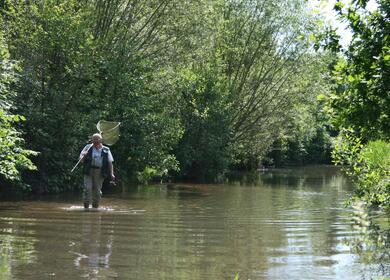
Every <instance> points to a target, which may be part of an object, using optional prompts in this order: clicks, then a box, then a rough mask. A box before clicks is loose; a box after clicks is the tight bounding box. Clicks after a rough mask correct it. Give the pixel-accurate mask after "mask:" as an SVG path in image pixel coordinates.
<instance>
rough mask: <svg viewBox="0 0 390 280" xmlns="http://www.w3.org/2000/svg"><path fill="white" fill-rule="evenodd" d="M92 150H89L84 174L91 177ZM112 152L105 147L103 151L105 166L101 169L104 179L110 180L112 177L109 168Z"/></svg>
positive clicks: (85, 159)
mask: <svg viewBox="0 0 390 280" xmlns="http://www.w3.org/2000/svg"><path fill="white" fill-rule="evenodd" d="M92 149H93V147H92V146H91V147H90V148H89V150H88V153H87V155H86V156H85V158H84V168H83V171H84V174H85V175H89V174H90V170H91V163H92ZM109 151H110V148H108V147H106V146H103V149H102V151H101V156H102V157H103V165H102V168H101V173H102V176H103V178H108V177H109V176H110V169H109V167H108V152H109Z"/></svg>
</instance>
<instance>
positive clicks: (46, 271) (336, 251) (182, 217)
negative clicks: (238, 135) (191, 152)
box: [0, 166, 377, 280]
mask: <svg viewBox="0 0 390 280" xmlns="http://www.w3.org/2000/svg"><path fill="white" fill-rule="evenodd" d="M351 192H352V188H351V184H350V182H349V181H348V180H347V179H346V178H345V177H344V176H343V175H342V174H341V173H340V171H339V170H338V169H337V168H335V167H330V166H321V167H302V168H293V169H279V170H264V171H259V172H257V173H243V174H239V175H237V176H235V178H232V179H230V180H229V181H228V182H226V183H224V184H188V183H186V184H177V185H164V184H162V185H150V186H138V187H136V186H129V187H122V188H119V187H117V189H116V190H115V191H113V192H110V193H106V194H104V196H103V200H102V205H101V209H99V210H98V211H92V210H90V211H85V210H84V209H83V208H82V207H81V199H80V195H78V194H77V195H61V196H54V197H52V196H50V197H49V196H44V197H40V198H35V199H26V200H12V199H2V200H0V245H1V249H0V279H7V280H8V279H20V280H22V279H23V280H24V279H37V280H38V279H39V280H41V279H142V280H146V279H153V280H157V279H189V280H192V279H199V280H200V279H202V280H206V279H207V280H211V279H232V280H233V279H234V278H235V276H236V275H237V274H238V275H239V279H240V280H242V279H273V280H274V279H288V280H292V279H300V280H302V279H342V280H346V279H365V277H366V278H367V279H369V278H368V277H370V276H369V274H368V273H369V272H370V271H372V272H373V273H374V274H375V271H376V270H377V267H376V266H375V265H370V266H369V265H365V264H364V262H362V260H361V258H360V257H359V256H358V255H357V254H355V253H354V251H353V250H351V247H350V246H349V243H350V242H351V241H353V240H354V239H356V238H357V237H358V236H359V235H360V234H361V232H360V231H358V230H355V229H353V227H352V224H353V221H352V219H351V217H352V216H353V215H354V211H356V210H354V209H353V208H351V207H346V206H345V204H344V202H345V200H346V199H347V198H348V196H349V195H350V194H351Z"/></svg>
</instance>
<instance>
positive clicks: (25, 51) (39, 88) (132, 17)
mask: <svg viewBox="0 0 390 280" xmlns="http://www.w3.org/2000/svg"><path fill="white" fill-rule="evenodd" d="M203 3H204V2H203V1H198V2H196V3H193V2H192V1H154V0H150V1H136V0H133V1H128V0H115V1H101V0H92V1H76V0H62V1H57V0H56V1H54V0H49V1H23V0H17V1H10V0H5V1H2V2H1V5H2V10H1V15H2V18H3V19H4V23H5V25H4V26H5V30H6V31H7V32H6V34H5V37H6V40H7V43H8V44H9V46H10V53H11V56H12V58H15V59H18V60H20V61H21V63H20V67H21V69H22V72H21V75H20V85H19V87H18V88H16V92H17V94H16V98H15V108H16V111H17V112H18V113H21V114H23V115H25V116H26V119H27V121H26V123H25V126H24V127H23V129H24V131H25V132H26V136H25V137H26V138H27V139H28V140H29V144H30V145H31V147H32V148H33V149H34V150H37V151H39V152H40V154H39V156H38V157H37V158H36V159H35V163H36V164H37V166H38V169H39V173H37V174H38V176H36V177H34V178H32V179H33V180H35V182H36V185H39V186H40V187H42V190H43V191H60V190H63V189H64V188H73V187H74V186H75V184H74V179H75V176H73V175H71V174H70V172H69V170H70V168H71V167H72V166H73V164H74V160H75V158H77V155H78V152H79V149H80V148H81V147H82V146H83V145H84V144H85V142H86V141H88V136H89V135H90V134H91V133H92V132H94V130H95V127H94V126H95V124H96V123H97V121H98V120H100V119H106V120H116V121H121V122H122V123H123V125H122V127H121V129H122V130H121V134H122V137H121V139H120V141H119V142H118V143H117V145H115V146H114V147H113V150H114V151H113V152H114V154H115V155H116V157H115V158H116V162H117V166H118V167H119V169H120V171H123V173H127V174H130V175H131V174H135V172H141V175H142V172H143V171H144V170H153V172H152V173H153V174H160V175H161V174H163V173H166V170H167V169H170V168H176V166H177V162H176V160H175V158H174V156H173V155H172V152H171V150H172V147H173V145H174V144H175V143H176V142H177V141H178V139H179V137H180V136H181V134H182V129H181V127H180V122H179V119H178V118H177V116H176V115H175V107H174V106H175V100H176V98H175V93H174V92H172V87H170V83H169V81H170V79H172V77H174V76H175V74H174V73H175V69H176V68H177V67H179V66H180V65H183V64H185V62H184V61H186V60H189V59H191V57H190V56H189V54H190V53H191V50H192V49H193V48H195V46H196V45H197V42H196V40H194V38H195V37H196V34H199V33H201V31H200V30H199V29H197V28H196V27H197V26H200V25H201V22H202V17H201V16H199V17H198V15H202V13H203V12H204V11H205V9H203ZM197 23H199V25H198V24H197ZM61 147H66V148H65V149H63V148H61Z"/></svg>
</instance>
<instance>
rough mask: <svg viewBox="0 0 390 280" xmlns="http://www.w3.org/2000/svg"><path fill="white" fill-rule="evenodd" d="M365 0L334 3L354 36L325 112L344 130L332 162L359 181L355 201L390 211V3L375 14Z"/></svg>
mask: <svg viewBox="0 0 390 280" xmlns="http://www.w3.org/2000/svg"><path fill="white" fill-rule="evenodd" d="M367 2H368V1H353V2H352V5H351V6H344V5H343V4H342V3H341V2H337V3H336V5H335V10H336V11H338V12H339V15H340V17H341V19H343V20H346V21H347V23H348V24H349V28H350V30H351V31H352V34H353V37H352V42H351V43H350V45H349V47H348V49H347V50H344V51H342V53H343V55H344V56H343V57H342V58H340V60H339V63H338V64H337V65H336V66H335V68H334V72H333V77H334V81H335V82H336V84H337V87H336V90H335V91H334V92H333V93H332V94H331V95H330V96H329V98H328V102H327V110H328V112H329V113H330V115H331V117H332V121H333V123H334V124H335V125H336V127H337V128H338V129H340V135H339V136H338V143H337V145H336V149H335V151H334V159H335V162H336V163H339V164H344V165H346V166H347V167H348V171H347V172H348V174H349V175H351V176H352V177H353V178H354V179H355V180H356V183H357V188H356V193H355V194H356V197H357V198H360V199H363V200H365V201H366V202H367V203H368V204H376V205H379V206H383V207H387V208H388V207H389V197H390V192H389V191H390V188H389V185H390V182H389V174H388V161H389V146H388V145H389V144H388V143H389V141H390V121H389V120H390V119H389V116H390V99H389V79H388V77H389V74H390V73H389V69H390V68H389V66H390V52H389V51H390V47H389V35H388V34H389V31H390V23H389V20H388V19H389V13H390V2H389V1H388V0H379V1H377V4H378V9H377V10H375V11H373V12H369V11H368V10H367V9H366V5H367Z"/></svg>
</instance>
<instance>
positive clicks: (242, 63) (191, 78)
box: [178, 0, 314, 177]
mask: <svg viewBox="0 0 390 280" xmlns="http://www.w3.org/2000/svg"><path fill="white" fill-rule="evenodd" d="M213 9H214V10H215V11H216V13H217V16H216V17H215V18H214V19H213V24H214V25H213V28H211V29H212V31H213V32H212V33H211V34H210V36H209V46H210V48H207V49H206V50H204V53H203V54H204V55H203V56H202V57H200V59H199V60H198V63H194V64H191V65H189V66H188V69H187V71H186V72H184V79H183V80H180V82H179V84H181V85H182V86H178V88H179V90H180V91H182V92H183V94H182V95H183V103H184V104H185V105H183V108H187V109H186V110H184V111H183V113H182V115H184V124H185V125H184V126H185V128H186V130H185V133H184V137H183V139H182V141H181V142H180V146H179V149H178V155H179V158H181V162H182V163H184V164H185V168H186V169H187V170H184V172H183V173H184V175H188V174H190V175H191V174H203V176H204V177H213V176H214V177H215V176H216V175H217V174H218V173H221V172H223V171H224V169H225V170H226V169H227V168H228V166H229V164H231V163H234V162H235V161H236V160H237V159H242V160H246V159H249V158H253V157H255V158H260V157H261V156H262V155H264V154H265V153H266V152H267V151H268V150H269V149H270V147H271V145H272V143H273V141H274V140H275V139H276V138H277V137H278V136H279V134H280V133H281V131H282V130H283V129H285V128H286V127H287V126H288V121H289V120H290V119H291V118H292V115H294V114H295V113H296V111H297V110H296V105H297V104H298V103H299V102H303V101H304V98H303V97H304V95H305V94H306V93H308V92H307V87H306V85H302V82H301V80H300V79H301V78H302V77H301V74H302V73H304V72H305V77H307V76H308V73H307V72H306V71H305V67H306V65H308V64H310V63H311V61H312V60H311V59H310V56H306V57H305V58H303V55H304V54H306V53H308V52H309V51H310V48H309V40H308V37H309V32H310V30H311V29H312V28H313V27H314V23H313V21H312V20H311V18H310V15H309V11H308V10H307V9H306V2H305V1H295V0H291V1H281V2H270V1H262V0H250V1H229V0H226V1H216V2H215V3H214V4H213ZM302 75H303V74H302ZM310 94H313V93H312V92H310ZM191 150H193V151H192V152H191ZM210 173H211V174H210Z"/></svg>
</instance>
